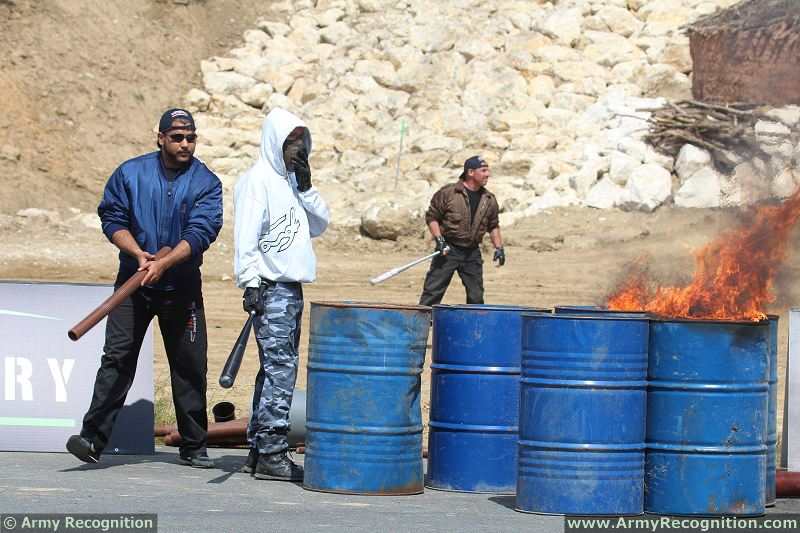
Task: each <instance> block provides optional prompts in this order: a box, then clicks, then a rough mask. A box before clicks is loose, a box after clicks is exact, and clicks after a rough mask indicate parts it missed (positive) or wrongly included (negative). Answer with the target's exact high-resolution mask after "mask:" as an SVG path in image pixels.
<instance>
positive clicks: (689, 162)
mask: <svg viewBox="0 0 800 533" xmlns="http://www.w3.org/2000/svg"><path fill="white" fill-rule="evenodd" d="M710 164H711V154H710V153H709V152H708V151H707V150H704V149H702V148H698V147H697V146H695V145H693V144H684V145H683V146H682V147H681V149H680V151H679V152H678V158H677V159H676V160H675V173H676V174H677V175H678V177H679V178H680V179H681V183H683V182H685V181H686V180H688V179H689V178H690V177H691V176H692V175H693V174H695V173H696V172H697V171H698V170H700V169H702V168H705V167H707V166H709V165H710Z"/></svg>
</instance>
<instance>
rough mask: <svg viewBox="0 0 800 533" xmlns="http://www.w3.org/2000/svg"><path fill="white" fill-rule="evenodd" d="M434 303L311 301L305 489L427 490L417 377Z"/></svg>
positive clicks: (392, 492)
mask: <svg viewBox="0 0 800 533" xmlns="http://www.w3.org/2000/svg"><path fill="white" fill-rule="evenodd" d="M430 318H431V317H430V308H429V307H423V306H397V305H379V304H368V303H353V302H343V303H328V302H315V303H312V304H311V332H310V338H309V356H308V385H307V390H306V451H305V462H304V464H305V478H304V480H303V487H304V488H306V489H310V490H318V491H323V492H336V493H343V494H366V495H401V494H418V493H420V492H422V491H423V468H422V413H421V410H420V401H419V395H420V377H421V374H422V365H423V362H424V360H425V347H426V343H427V339H428V330H429V328H430Z"/></svg>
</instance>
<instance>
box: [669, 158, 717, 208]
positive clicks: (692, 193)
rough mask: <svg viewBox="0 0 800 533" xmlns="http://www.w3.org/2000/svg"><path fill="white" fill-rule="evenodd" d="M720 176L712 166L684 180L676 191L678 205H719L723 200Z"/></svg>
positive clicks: (676, 203)
mask: <svg viewBox="0 0 800 533" xmlns="http://www.w3.org/2000/svg"><path fill="white" fill-rule="evenodd" d="M720 183H721V182H720V176H719V174H717V172H716V171H714V169H712V168H711V167H703V168H701V169H700V170H698V171H696V172H694V173H693V174H692V175H691V176H690V177H688V178H687V179H685V180H684V181H683V185H681V187H680V189H678V192H676V193H675V205H677V206H678V207H719V206H720V203H721V201H722V189H721V184H720Z"/></svg>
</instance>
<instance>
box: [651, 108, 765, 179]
mask: <svg viewBox="0 0 800 533" xmlns="http://www.w3.org/2000/svg"><path fill="white" fill-rule="evenodd" d="M759 120H773V119H770V118H769V117H767V116H766V115H765V114H764V112H763V111H762V110H761V109H760V108H758V107H757V106H754V105H749V104H731V105H716V104H709V103H705V102H697V101H694V100H683V101H680V102H669V103H667V104H666V105H665V106H664V107H661V108H658V109H656V110H652V113H651V115H650V118H649V119H648V122H649V126H650V128H649V132H648V134H647V135H646V136H645V139H646V140H647V142H649V143H650V144H651V145H653V147H655V149H656V150H658V151H659V152H661V153H663V154H666V155H669V156H672V157H675V156H677V154H678V151H680V149H681V147H682V146H683V145H684V144H687V143H688V144H693V145H695V146H697V147H700V148H705V149H706V150H708V151H709V152H710V153H711V156H712V158H713V160H714V165H715V166H716V168H717V170H719V171H720V172H724V173H726V174H730V173H731V172H733V168H734V167H735V166H736V165H737V164H739V163H741V162H743V161H752V160H753V159H761V160H762V161H765V162H766V161H767V160H768V159H769V157H770V156H769V154H767V153H766V152H764V150H762V149H761V147H760V146H759V143H758V141H757V140H756V135H755V124H756V122H758V121H759Z"/></svg>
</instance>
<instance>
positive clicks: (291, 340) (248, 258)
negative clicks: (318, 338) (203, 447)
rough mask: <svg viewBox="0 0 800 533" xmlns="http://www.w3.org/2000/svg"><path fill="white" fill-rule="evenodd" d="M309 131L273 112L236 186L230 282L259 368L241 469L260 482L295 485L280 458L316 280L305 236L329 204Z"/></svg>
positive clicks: (320, 226) (321, 223) (290, 466)
mask: <svg viewBox="0 0 800 533" xmlns="http://www.w3.org/2000/svg"><path fill="white" fill-rule="evenodd" d="M310 153H311V134H310V132H309V131H308V128H307V127H306V125H305V124H304V123H303V121H302V120H300V119H299V118H298V117H296V116H295V115H293V114H292V113H289V112H288V111H286V110H283V109H277V108H276V109H273V110H272V111H270V112H269V114H268V115H267V116H266V118H265V119H264V122H263V124H262V131H261V152H260V154H259V157H258V160H257V161H256V163H255V164H254V165H253V166H252V167H251V168H250V169H249V170H248V171H247V172H245V173H244V174H243V175H242V176H241V178H239V181H238V182H237V183H236V190H235V196H234V210H235V222H234V224H235V227H234V240H235V246H236V251H235V258H234V271H235V275H236V283H237V285H238V286H239V287H241V288H243V289H244V296H243V307H244V310H245V311H246V312H248V313H250V312H254V313H255V314H256V316H255V319H254V329H255V334H256V340H257V341H258V356H259V359H260V362H261V367H260V369H259V371H258V375H257V376H256V383H255V390H254V392H253V413H252V416H251V417H250V423H249V425H248V427H247V440H248V443H249V444H250V455H249V456H248V458H247V462H246V463H245V465H244V466H243V467H242V471H243V472H247V473H251V474H253V476H254V477H256V478H258V479H277V480H287V481H300V480H302V479H303V469H302V467H300V466H298V465H296V464H295V463H294V462H293V461H292V460H291V459H289V457H287V455H286V450H287V449H288V447H289V445H288V442H287V439H286V435H287V434H288V432H289V408H290V407H291V405H292V394H293V393H294V385H295V380H296V378H297V363H298V353H297V349H298V346H299V343H300V319H301V317H302V313H303V287H302V284H303V283H310V282H312V281H314V279H315V278H316V257H315V255H314V249H313V247H312V246H311V238H312V237H317V236H318V235H320V234H322V232H323V231H325V228H326V227H327V226H328V220H329V212H328V206H327V205H326V204H325V201H324V200H323V199H322V197H321V196H320V194H319V192H318V191H317V190H316V189H315V188H314V187H312V185H311V170H310V168H309V165H308V155H309V154H310Z"/></svg>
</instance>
